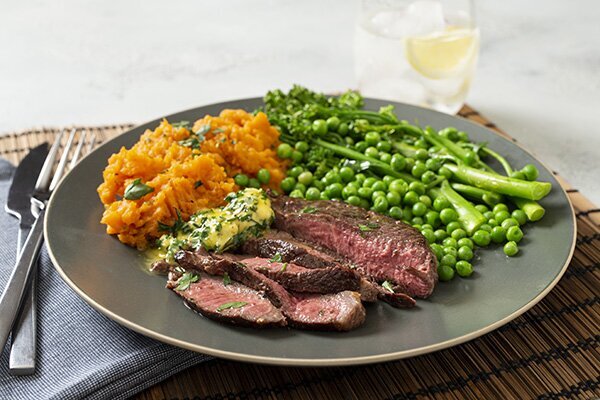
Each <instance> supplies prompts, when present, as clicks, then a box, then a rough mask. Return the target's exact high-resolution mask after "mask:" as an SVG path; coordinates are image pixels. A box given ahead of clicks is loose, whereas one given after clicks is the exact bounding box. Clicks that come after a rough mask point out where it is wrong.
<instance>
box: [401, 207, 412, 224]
mask: <svg viewBox="0 0 600 400" xmlns="http://www.w3.org/2000/svg"><path fill="white" fill-rule="evenodd" d="M402 216H403V219H404V220H405V221H410V220H412V218H413V213H412V206H406V207H404V208H403V209H402Z"/></svg>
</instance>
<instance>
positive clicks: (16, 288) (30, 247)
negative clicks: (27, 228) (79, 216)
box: [0, 209, 45, 349]
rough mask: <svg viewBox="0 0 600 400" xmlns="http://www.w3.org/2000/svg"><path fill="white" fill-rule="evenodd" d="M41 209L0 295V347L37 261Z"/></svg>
mask: <svg viewBox="0 0 600 400" xmlns="http://www.w3.org/2000/svg"><path fill="white" fill-rule="evenodd" d="M44 211H45V210H43V209H42V211H41V212H40V214H39V216H38V218H37V219H36V220H35V223H34V224H33V227H32V228H31V232H29V235H28V236H27V240H26V241H25V245H24V246H23V250H22V251H21V254H20V255H19V258H18V260H17V263H16V265H15V268H14V270H13V272H12V274H11V276H10V278H9V280H8V283H7V284H6V288H5V289H4V293H2V296H1V297H0V349H3V348H4V346H5V345H6V341H7V339H8V335H9V333H10V331H11V329H12V327H13V325H14V322H15V319H16V316H17V313H18V311H19V305H20V304H21V299H22V298H23V294H24V293H25V288H26V286H27V278H28V277H29V275H30V272H31V270H32V268H33V266H34V265H35V264H36V263H37V257H38V255H39V252H40V247H41V246H42V242H43V240H44V236H43V230H44V214H45V212H44Z"/></svg>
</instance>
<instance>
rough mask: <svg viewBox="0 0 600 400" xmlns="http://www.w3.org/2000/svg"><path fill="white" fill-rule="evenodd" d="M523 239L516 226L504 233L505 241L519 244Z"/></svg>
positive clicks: (521, 232)
mask: <svg viewBox="0 0 600 400" xmlns="http://www.w3.org/2000/svg"><path fill="white" fill-rule="evenodd" d="M521 239H523V231H522V230H521V228H519V227H518V226H511V227H510V228H508V230H507V231H506V240H510V241H511V242H515V243H519V242H520V241H521Z"/></svg>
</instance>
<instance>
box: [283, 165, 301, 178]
mask: <svg viewBox="0 0 600 400" xmlns="http://www.w3.org/2000/svg"><path fill="white" fill-rule="evenodd" d="M302 172H304V168H302V167H300V166H296V167H292V168H290V169H289V170H288V172H287V175H288V176H291V177H292V178H298V176H299V175H300V174H301V173H302Z"/></svg>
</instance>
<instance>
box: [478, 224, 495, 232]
mask: <svg viewBox="0 0 600 400" xmlns="http://www.w3.org/2000/svg"><path fill="white" fill-rule="evenodd" d="M479 229H481V230H482V231H486V232H491V231H492V226H491V225H489V224H483V225H481V226H480V227H479Z"/></svg>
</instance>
